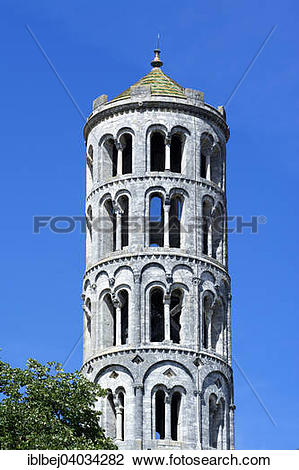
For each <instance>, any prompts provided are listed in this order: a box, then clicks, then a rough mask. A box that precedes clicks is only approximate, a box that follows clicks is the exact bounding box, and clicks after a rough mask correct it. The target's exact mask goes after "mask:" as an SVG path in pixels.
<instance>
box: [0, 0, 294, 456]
mask: <svg viewBox="0 0 299 470" xmlns="http://www.w3.org/2000/svg"><path fill="white" fill-rule="evenodd" d="M298 13H299V5H298V3H297V2H296V1H290V0H286V1H284V2H277V1H273V0H272V1H264V2H260V1H257V0H252V1H251V2H245V1H241V2H240V1H236V0H232V1H230V0H226V1H221V0H218V1H217V0H216V1H215V2H205V1H203V0H198V1H188V0H185V1H184V2H181V1H177V0H171V1H169V0H166V1H163V2H157V1H151V2H146V3H144V2H140V1H138V2H137V1H132V0H128V1H127V2H122V1H115V2H98V1H94V0H90V1H89V2H83V1H76V0H73V1H64V2H58V1H57V0H52V1H51V2H49V1H47V2H40V1H31V2H23V1H18V2H16V1H14V0H9V1H5V0H2V2H1V18H0V35H1V40H0V49H1V66H2V67H1V68H2V72H1V75H0V81H1V98H0V99H1V126H0V133H1V140H2V161H1V168H2V183H1V187H0V191H1V200H2V217H1V231H0V237H1V246H2V250H1V272H0V276H1V290H2V296H1V297H2V317H1V338H0V345H1V347H2V352H1V357H2V359H3V360H7V361H9V362H11V363H12V364H13V365H15V366H23V365H24V364H25V360H26V358H27V357H35V358H37V359H38V360H40V361H42V362H44V361H47V360H57V361H60V362H64V360H65V359H66V358H67V356H68V354H69V353H70V351H71V350H72V348H73V346H74V345H75V343H76V342H77V340H78V338H79V337H80V335H81V330H82V313H81V299H80V294H81V279H82V275H83V272H84V256H85V253H84V250H85V247H84V235H82V234H81V233H80V230H79V225H78V226H77V230H75V231H74V232H73V233H72V234H67V235H58V234H56V235H55V234H53V233H51V232H50V231H49V230H46V229H45V230H42V231H41V233H40V235H36V234H33V216H34V215H80V214H83V212H84V196H85V194H84V191H85V181H84V179H85V150H84V143H83V137H82V127H83V119H82V117H81V116H80V114H79V113H78V111H77V110H76V108H75V107H74V105H73V103H72V102H71V100H70V98H69V96H68V95H67V94H66V92H65V90H64V89H63V88H62V86H61V84H60V83H59V81H58V80H57V77H56V76H55V75H54V73H53V71H52V70H51V68H50V67H49V65H48V63H47V62H46V60H45V58H44V57H43V55H42V53H41V51H40V50H39V49H38V48H37V46H36V44H35V43H34V41H33V40H32V37H31V36H30V34H29V33H28V31H27V30H26V27H25V25H26V24H28V25H29V26H30V28H31V30H32V31H33V32H34V34H35V35H36V37H37V38H38V40H39V41H40V43H41V44H42V46H43V47H44V49H45V51H46V53H47V54H48V56H49V58H50V59H51V61H52V62H53V64H54V65H55V68H56V70H57V72H58V73H59V75H60V76H61V77H62V78H63V80H64V81H65V83H66V85H67V86H68V87H69V89H70V91H71V93H72V95H73V96H74V98H75V100H76V102H77V103H78V105H79V107H80V109H81V110H82V112H83V114H84V115H85V116H87V115H88V114H89V113H90V111H91V103H92V100H93V99H95V98H96V97H97V96H99V95H100V94H102V93H107V94H108V95H109V96H110V97H113V96H115V95H116V94H118V93H119V92H121V91H123V90H124V89H125V88H127V87H128V86H129V85H130V84H132V83H134V82H135V81H136V80H137V79H139V78H141V77H142V76H143V75H145V74H146V73H147V72H148V71H149V70H150V65H149V63H150V61H151V59H152V56H153V53H152V50H153V47H154V45H155V41H156V35H157V32H160V33H161V48H162V55H161V58H162V59H163V61H164V63H165V65H164V71H165V72H166V73H167V74H169V75H170V76H171V77H172V78H174V79H175V80H176V81H178V83H180V84H182V85H183V86H186V87H191V88H196V89H199V90H202V91H204V92H205V100H206V101H207V102H208V103H210V104H212V105H214V106H217V105H220V104H223V103H225V102H226V100H227V98H228V97H229V96H230V94H231V92H232V90H233V89H234V87H235V85H236V83H237V82H238V80H239V79H240V78H241V76H242V74H243V73H244V71H245V69H246V68H247V66H248V64H249V63H250V61H251V59H252V58H253V57H254V56H255V54H256V52H257V51H258V49H259V47H260V45H261V44H262V42H263V41H264V39H265V38H266V36H267V34H268V33H269V31H270V30H271V28H272V27H273V26H274V25H277V28H276V30H275V31H274V33H273V34H272V36H271V38H270V40H269V41H268V43H267V44H266V46H265V48H264V49H263V51H262V52H261V54H260V55H259V57H258V58H257V60H256V62H255V64H254V65H253V67H252V68H251V70H250V72H249V73H248V75H247V77H246V79H245V80H244V82H243V83H242V85H241V86H240V88H239V90H238V91H237V93H236V94H235V96H234V97H233V99H232V100H231V102H230V104H229V106H228V108H227V117H228V123H229V126H230V128H231V139H230V141H229V143H228V148H227V152H228V159H227V160H228V168H227V180H228V188H227V196H228V210H229V213H230V214H231V215H242V216H243V217H244V218H245V219H249V217H250V216H251V215H264V216H266V217H267V223H266V224H265V225H262V226H260V227H259V232H258V234H255V235H254V234H250V233H249V230H244V233H243V234H232V235H231V236H230V239H229V266H230V274H231V277H232V294H233V301H232V312H233V355H234V357H235V358H236V360H237V361H238V363H239V364H240V365H241V367H242V368H243V370H244V372H245V374H246V376H247V377H248V378H249V380H250V381H251V382H252V384H253V386H254V389H255V391H256V392H257V393H258V394H259V395H260V397H261V398H262V400H263V402H264V404H265V406H266V407H267V409H268V410H269V412H270V414H271V416H272V417H273V419H274V420H275V422H276V426H274V425H273V424H272V422H271V420H270V419H269V417H268V416H267V414H266V412H265V411H264V409H263V408H262V406H261V404H260V403H259V401H258V400H257V399H256V397H255V396H254V394H253V392H252V390H251V389H250V387H249V386H248V383H247V382H246V381H245V380H244V378H243V376H242V375H241V374H240V372H239V370H238V368H237V367H235V369H234V372H235V402H236V405H237V409H236V447H237V448H239V449H295V448H298V447H299V432H298V431H299V407H298V359H297V358H298V326H299V320H298V318H299V317H298V313H297V311H298V308H297V290H298V274H297V271H298V261H299V260H298V249H297V246H296V242H297V239H298V237H297V230H298V225H299V224H298V218H297V212H298V210H297V203H298V193H297V185H298V166H299V164H298V137H297V134H298V125H299V122H298V121H299V114H298V93H297V88H298V60H297V59H298V52H297V51H298V33H297V30H298V28H297V23H298ZM81 360H82V344H81V343H79V344H78V346H77V347H76V348H75V350H74V352H73V354H72V355H71V357H70V359H69V360H68V362H67V364H66V369H67V370H72V369H74V368H79V367H80V365H81Z"/></svg>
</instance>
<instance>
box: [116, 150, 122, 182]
mask: <svg viewBox="0 0 299 470" xmlns="http://www.w3.org/2000/svg"><path fill="white" fill-rule="evenodd" d="M115 145H116V148H117V176H120V175H122V174H123V146H122V145H121V143H120V142H116V144H115Z"/></svg>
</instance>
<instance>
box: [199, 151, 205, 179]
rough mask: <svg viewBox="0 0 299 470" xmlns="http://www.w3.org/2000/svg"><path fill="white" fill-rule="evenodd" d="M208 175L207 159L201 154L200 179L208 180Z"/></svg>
mask: <svg viewBox="0 0 299 470" xmlns="http://www.w3.org/2000/svg"><path fill="white" fill-rule="evenodd" d="M206 174H207V159H206V156H205V155H204V154H203V153H201V154H200V177H201V178H206Z"/></svg>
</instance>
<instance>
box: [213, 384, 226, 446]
mask: <svg viewBox="0 0 299 470" xmlns="http://www.w3.org/2000/svg"><path fill="white" fill-rule="evenodd" d="M224 410H225V404H224V400H223V398H221V399H220V400H219V402H218V403H217V397H216V395H215V394H214V393H212V394H211V395H210V398H209V446H210V447H211V448H213V449H222V448H223V428H224Z"/></svg>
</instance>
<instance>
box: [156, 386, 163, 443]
mask: <svg viewBox="0 0 299 470" xmlns="http://www.w3.org/2000/svg"><path fill="white" fill-rule="evenodd" d="M155 402H156V403H155V405H156V409H155V421H156V429H155V438H156V439H165V392H164V391H163V390H158V391H157V392H156V395H155Z"/></svg>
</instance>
